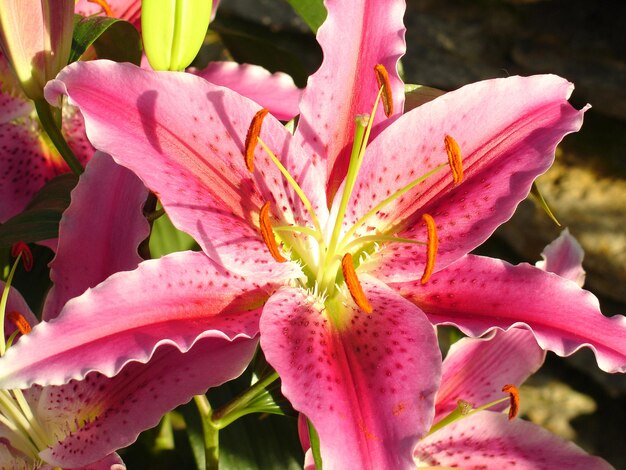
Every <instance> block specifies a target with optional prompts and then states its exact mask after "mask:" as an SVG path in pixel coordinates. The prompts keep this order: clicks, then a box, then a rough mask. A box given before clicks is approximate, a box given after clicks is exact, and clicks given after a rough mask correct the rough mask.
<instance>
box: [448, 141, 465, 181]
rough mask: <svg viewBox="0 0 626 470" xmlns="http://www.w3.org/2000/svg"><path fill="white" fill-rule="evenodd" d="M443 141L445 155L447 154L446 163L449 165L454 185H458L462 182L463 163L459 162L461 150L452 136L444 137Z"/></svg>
mask: <svg viewBox="0 0 626 470" xmlns="http://www.w3.org/2000/svg"><path fill="white" fill-rule="evenodd" d="M443 140H444V142H445V144H446V153H447V154H448V163H449V164H450V170H452V178H454V184H459V183H460V182H461V181H463V161H462V160H461V149H460V148H459V144H457V142H456V140H454V138H453V137H452V136H449V135H446V136H445V137H444V139H443Z"/></svg>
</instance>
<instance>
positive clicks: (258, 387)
mask: <svg viewBox="0 0 626 470" xmlns="http://www.w3.org/2000/svg"><path fill="white" fill-rule="evenodd" d="M276 379H278V373H276V372H272V373H271V374H269V375H267V376H265V377H263V378H262V379H261V380H259V381H258V382H256V383H255V384H254V385H252V386H251V387H250V388H249V389H248V390H246V391H245V392H243V393H241V394H240V395H238V396H237V397H235V398H234V399H233V400H232V401H231V402H230V403H227V404H226V405H224V406H223V407H222V408H220V409H219V410H217V411H216V412H215V413H213V419H212V422H213V425H214V426H215V427H217V428H218V429H223V428H225V427H226V426H228V425H229V424H230V423H232V422H233V421H235V420H236V419H237V418H239V417H241V416H243V414H242V413H241V409H242V408H245V407H246V405H247V404H248V403H250V402H251V401H252V400H254V399H255V398H256V397H257V396H258V395H259V393H261V392H262V391H263V390H264V389H265V388H267V387H268V386H269V385H270V384H272V383H273V382H274V381H276ZM245 414H247V413H245Z"/></svg>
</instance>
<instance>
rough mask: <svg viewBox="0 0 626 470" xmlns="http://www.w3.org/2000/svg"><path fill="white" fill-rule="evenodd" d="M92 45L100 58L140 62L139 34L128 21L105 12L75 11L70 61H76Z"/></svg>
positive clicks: (136, 63) (137, 63)
mask: <svg viewBox="0 0 626 470" xmlns="http://www.w3.org/2000/svg"><path fill="white" fill-rule="evenodd" d="M91 45H93V46H94V48H95V50H96V53H97V54H98V58H100V59H111V60H114V61H116V62H131V63H133V64H135V65H139V64H140V63H141V38H140V37H139V32H138V31H137V29H135V27H134V26H133V25H132V24H130V23H128V22H127V21H123V20H120V19H117V18H111V17H108V16H90V17H83V16H80V15H74V35H73V37H72V50H71V52H70V63H72V62H75V61H77V60H78V59H79V58H80V56H82V55H83V54H84V53H85V51H86V50H87V49H88V48H89V46H91Z"/></svg>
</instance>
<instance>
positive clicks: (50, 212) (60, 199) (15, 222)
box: [0, 173, 78, 247]
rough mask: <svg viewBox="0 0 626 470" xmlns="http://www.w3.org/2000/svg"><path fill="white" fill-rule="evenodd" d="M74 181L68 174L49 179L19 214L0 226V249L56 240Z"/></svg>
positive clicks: (75, 181)
mask: <svg viewBox="0 0 626 470" xmlns="http://www.w3.org/2000/svg"><path fill="white" fill-rule="evenodd" d="M77 182H78V178H77V177H76V176H74V175H73V174H70V173H67V174H64V175H60V176H57V177H56V178H53V179H52V180H50V181H49V182H48V183H47V184H46V185H45V186H44V187H43V188H41V190H39V192H38V193H37V194H36V195H35V197H34V198H33V200H32V201H31V202H30V204H29V205H28V207H26V209H25V210H24V211H23V212H21V213H20V214H18V215H16V216H15V217H12V218H11V219H9V220H8V221H7V222H6V223H5V224H3V225H2V226H0V247H2V246H5V247H6V246H11V245H12V244H13V243H15V242H17V241H23V242H25V243H32V242H38V241H41V240H48V239H50V238H57V236H58V233H59V221H60V220H61V215H62V213H63V211H64V210H65V209H66V208H67V206H69V205H70V191H71V190H72V189H73V188H74V186H76V183H77Z"/></svg>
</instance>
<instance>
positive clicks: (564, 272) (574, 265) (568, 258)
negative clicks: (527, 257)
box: [535, 228, 585, 287]
mask: <svg viewBox="0 0 626 470" xmlns="http://www.w3.org/2000/svg"><path fill="white" fill-rule="evenodd" d="M584 256H585V252H584V251H583V248H582V246H580V243H578V241H577V240H576V239H575V238H574V237H573V236H572V235H570V233H569V230H568V229H567V228H566V229H565V230H563V231H562V232H561V235H559V236H558V238H557V239H556V240H554V241H553V242H552V243H550V244H549V245H548V246H546V247H545V248H544V250H543V251H542V252H541V257H542V258H543V260H542V261H537V263H535V266H537V267H538V268H539V269H543V270H544V271H549V272H551V273H556V274H558V275H559V276H561V277H564V278H565V279H569V280H570V281H574V282H575V283H576V284H578V285H579V286H580V287H582V286H583V284H584V283H585V270H584V269H583V265H582V263H583V257H584Z"/></svg>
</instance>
